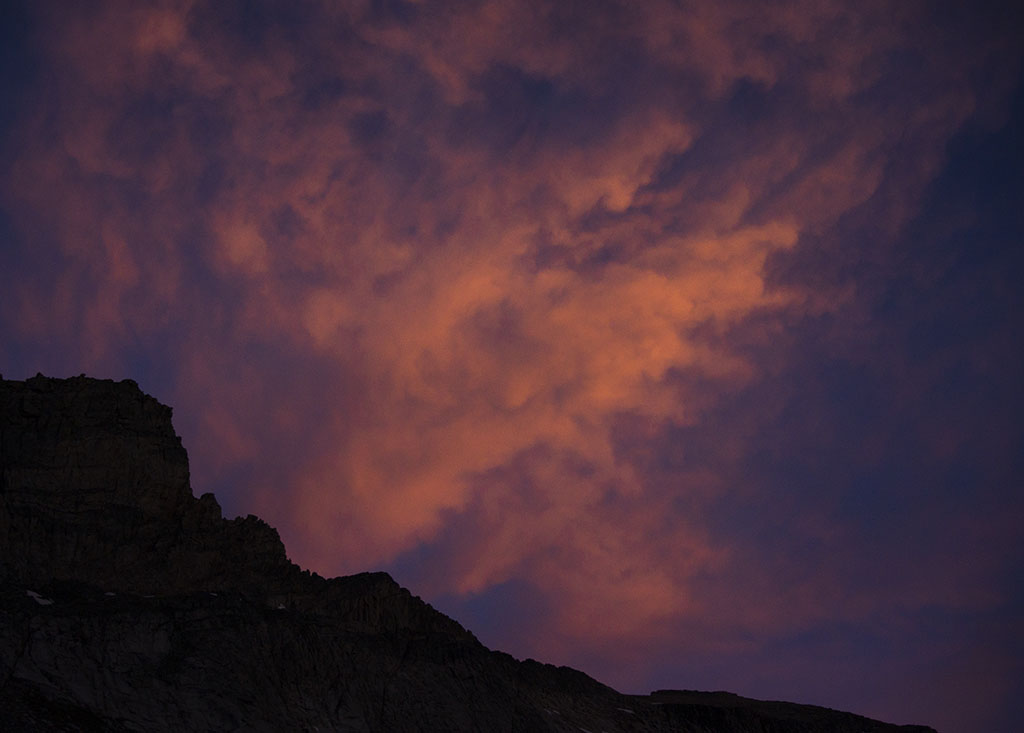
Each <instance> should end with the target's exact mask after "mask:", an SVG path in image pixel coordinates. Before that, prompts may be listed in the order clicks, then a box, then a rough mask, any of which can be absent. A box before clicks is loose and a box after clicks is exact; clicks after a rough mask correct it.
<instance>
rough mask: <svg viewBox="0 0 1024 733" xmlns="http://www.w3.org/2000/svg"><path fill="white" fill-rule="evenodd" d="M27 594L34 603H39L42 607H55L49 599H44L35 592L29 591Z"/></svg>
mask: <svg viewBox="0 0 1024 733" xmlns="http://www.w3.org/2000/svg"><path fill="white" fill-rule="evenodd" d="M25 592H26V593H27V594H28V595H29V596H30V597H31V598H32V600H33V601H35V602H36V603H38V604H39V605H40V606H52V605H53V601H51V600H50V599H49V598H43V597H42V596H41V595H39V594H38V593H36V592H35V591H34V590H27V591H25Z"/></svg>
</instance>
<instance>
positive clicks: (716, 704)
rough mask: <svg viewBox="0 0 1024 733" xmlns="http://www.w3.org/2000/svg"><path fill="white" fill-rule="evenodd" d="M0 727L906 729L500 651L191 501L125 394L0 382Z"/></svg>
mask: <svg viewBox="0 0 1024 733" xmlns="http://www.w3.org/2000/svg"><path fill="white" fill-rule="evenodd" d="M723 695H724V697H723ZM0 729H2V730H25V731H29V730H66V731H128V730H146V731H153V730H253V731H258V730H267V731H276V730H320V731H376V730H380V731H385V730H386V731H434V730H487V731H491V730H495V731H497V730H510V731H512V730H515V731H543V730H580V729H584V730H589V731H598V730H606V731H663V730H665V731H667V730H678V731H751V730H753V731H890V730H905V731H909V730H912V729H914V728H911V727H904V728H897V727H896V726H889V725H886V724H884V723H879V722H877V721H872V720H869V719H866V718H862V717H859V716H855V715H851V714H847V713H837V712H834V711H830V710H825V709H823V708H814V707H810V706H799V705H791V704H787V703H760V702H757V701H752V700H745V699H743V698H738V697H735V696H730V695H725V694H724V693H716V694H709V693H682V692H660V693H655V694H654V695H652V696H646V697H637V696H625V695H620V694H619V693H617V692H615V691H614V690H612V689H610V688H608V687H606V686H604V685H601V684H600V683H598V682H596V681H594V680H592V679H591V678H589V677H587V676H586V675H584V674H582V673H580V672H576V671H574V670H570V669H566V668H555V667H552V666H550V665H543V664H539V663H537V662H533V661H530V660H528V661H526V662H519V661H516V660H514V659H513V658H512V657H510V656H508V655H505V654H501V653H499V652H492V651H490V650H488V649H486V648H485V647H483V646H482V645H481V644H480V643H479V642H478V641H477V640H476V639H475V638H474V637H473V635H472V634H470V633H469V632H468V631H466V630H465V629H463V628H462V627H461V626H460V625H459V624H458V623H456V622H455V621H453V620H452V619H449V618H447V617H446V616H444V615H443V614H440V613H438V612H437V611H435V610H434V609H433V608H431V607H430V606H429V605H428V604H426V603H424V602H422V601H421V600H420V599H419V598H416V597H414V596H413V595H412V594H410V593H409V592H408V591H407V590H405V589H404V588H401V587H400V586H398V585H397V584H396V583H395V582H394V581H393V580H392V579H391V578H390V577H389V576H388V575H386V574H384V573H364V574H360V575H355V576H350V577H346V578H335V579H331V580H325V579H323V578H321V577H319V576H317V575H315V574H311V573H309V572H308V571H303V570H301V569H300V568H298V567H297V566H296V565H294V564H293V563H291V562H289V560H288V559H287V556H286V554H285V549H284V546H283V545H282V543H281V541H280V538H279V537H278V534H277V532H276V531H275V530H274V529H273V528H271V527H269V526H268V525H267V524H265V523H264V522H263V521H262V520H260V519H258V518H256V517H253V516H249V517H246V518H244V519H234V520H230V521H229V520H226V519H223V518H222V517H221V512H220V507H219V506H218V505H217V502H216V500H215V499H214V497H213V496H212V495H210V494H205V495H203V496H202V497H200V498H199V499H196V498H194V497H193V495H192V491H191V488H190V486H189V473H188V462H187V456H186V453H185V450H184V448H183V447H182V445H181V440H180V439H179V438H178V436H177V435H175V433H174V430H173V427H172V426H171V410H170V408H168V407H165V406H163V405H161V404H160V403H158V402H157V401H156V400H155V399H153V398H152V397H149V396H147V395H145V394H143V393H142V392H141V391H140V390H139V389H138V387H137V385H136V384H135V383H134V382H131V381H124V382H119V383H115V382H112V381H99V380H94V379H88V378H85V377H80V378H75V379H68V380H56V379H47V378H45V377H42V376H37V377H35V378H33V379H29V380H26V381H24V382H21V381H9V380H8V381H4V380H2V379H0ZM916 730H920V731H926V730H929V729H926V728H916Z"/></svg>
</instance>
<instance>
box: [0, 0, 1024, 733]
mask: <svg viewBox="0 0 1024 733" xmlns="http://www.w3.org/2000/svg"><path fill="white" fill-rule="evenodd" d="M1012 5H1014V4H1013V3H1001V2H992V3H985V2H972V3H966V2H937V1H936V2H919V1H916V0H908V1H907V2H898V3H894V2H875V1H873V0H866V1H865V0H859V1H858V2H841V1H831V2H829V1H824V2H823V1H822V0H780V1H779V2H774V3H761V2H734V1H731V0H726V1H719V0H716V1H713V2H712V1H710V0H707V1H705V0H695V1H693V2H671V1H669V0H645V2H643V3H633V2H611V1H606V0H588V1H587V2H576V1H574V0H560V1H559V2H542V1H539V0H537V1H531V0H523V1H519V0H516V1H514V2H513V1H505V0H466V1H465V2H412V1H402V0H390V1H382V2H369V1H366V0H363V1H357V0H353V1H352V2H326V1H324V2H314V1H313V0H300V1H298V2H262V1H257V0H252V1H250V2H241V1H234V0H166V1H162V0H160V1H157V0H154V1H153V2H145V1H142V0H139V1H134V0H132V1H128V0H124V1H120V0H116V1H115V0H110V1H107V0H104V1H102V2H90V3H78V2H46V1H43V2H12V1H10V0H8V1H6V2H3V3H2V4H0V8H2V10H0V68H2V71H0V373H2V374H3V376H4V377H5V378H7V379H24V378H26V377H29V376H32V375H34V374H36V373H37V372H42V373H44V374H46V375H48V376H61V377H63V376H74V375H77V374H80V373H86V374H88V375H90V376H95V377H102V378H112V379H125V378H130V379H134V380H136V381H137V382H138V383H139V385H140V386H141V388H142V389H143V390H144V391H146V392H147V393H149V394H152V395H154V396H155V397H157V398H158V399H159V400H161V401H162V402H164V403H166V404H170V405H172V406H173V408H174V423H175V428H176V430H177V431H178V433H179V434H180V435H181V436H182V439H183V442H184V445H185V447H186V449H187V450H188V452H189V457H190V462H191V480H192V486H193V490H194V493H195V494H196V495H197V496H198V495H199V494H201V493H204V492H207V491H212V492H214V493H215V494H216V496H217V498H218V500H219V501H220V503H221V504H222V506H223V507H224V511H225V514H226V515H227V516H235V515H239V514H241V515H244V514H248V513H254V514H258V515H259V516H261V517H263V518H264V519H265V520H267V521H268V522H269V523H270V524H272V525H273V526H275V527H277V528H278V530H279V531H280V533H281V536H282V539H283V540H284V542H285V544H286V546H287V548H288V552H289V556H290V557H291V559H292V560H294V561H295V562H297V563H299V564H300V565H302V566H303V567H307V568H310V569H312V570H315V571H316V572H318V573H320V574H322V575H325V576H333V575H340V574H348V573H354V572H360V571H364V570H386V571H388V572H390V573H391V574H392V575H393V576H394V577H395V578H396V580H398V581H399V582H400V583H402V584H403V585H405V586H406V587H408V588H409V589H410V590H412V592H413V593H415V594H417V595H419V596H421V597H423V598H424V599H425V600H427V601H428V602H430V603H431V604H433V605H434V606H435V607H436V608H438V609H439V610H441V611H443V612H445V613H447V614H449V615H451V616H453V617H454V618H456V619H457V620H459V621H460V622H461V623H462V624H463V625H465V626H467V627H468V628H469V629H471V630H472V631H474V632H475V633H476V634H477V635H478V637H479V638H480V639H481V641H483V642H484V643H486V644H487V645H489V646H491V647H496V648H500V649H502V650H505V651H507V652H510V653H512V654H513V655H515V656H517V657H520V658H525V657H533V658H536V659H540V660H543V661H547V662H552V663H556V664H568V665H571V666H574V667H576V668H579V669H582V670H583V671H585V672H587V673H588V674H590V675H592V676H594V677H596V678H597V679H599V680H601V681H603V682H605V683H607V684H610V685H612V686H614V687H615V688H617V689H619V690H620V691H623V692H629V693H643V692H647V691H650V690H652V689H659V688H689V689H712V690H713V689H725V690H730V691H733V692H736V693H739V694H743V695H747V696H751V697H758V698H767V699H785V700H791V701H795V702H805V703H813V704H819V705H826V706H828V707H833V708H840V709H846V710H852V711H855V712H858V713H861V714H865V715H869V716H872V717H877V718H881V719H883V720H887V721H890V722H896V723H920V724H927V725H932V726H934V727H936V728H938V729H939V730H940V731H942V732H943V733H969V732H971V733H976V732H977V731H993V732H1005V733H1009V732H1010V731H1011V730H1017V729H1018V728H1017V726H1018V725H1019V721H1020V720H1021V718H1022V717H1024V582H1022V579H1024V491H1022V489H1024V470H1022V469H1024V417H1022V416H1024V379H1022V376H1024V370H1022V368H1021V355H1020V351H1021V350H1020V349H1019V346H1018V345H1017V344H1019V342H1020V341H1021V339H1022V336H1021V332H1022V327H1024V303H1022V294H1021V293H1022V288H1021V286H1020V284H1019V283H1020V280H1021V275H1022V271H1024V249H1022V248H1024V236H1022V235H1024V215H1022V211H1024V196H1022V194H1024V180H1022V173H1024V148H1022V141H1021V132H1022V130H1024V77H1022V61H1024V51H1022V49H1021V46H1020V44H1019V38H1020V35H1021V31H1022V29H1024V23H1022V17H1021V11H1020V10H1019V9H1017V10H1014V9H1011V8H1010V7H1009V6H1012ZM1018 7H1019V5H1018Z"/></svg>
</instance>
